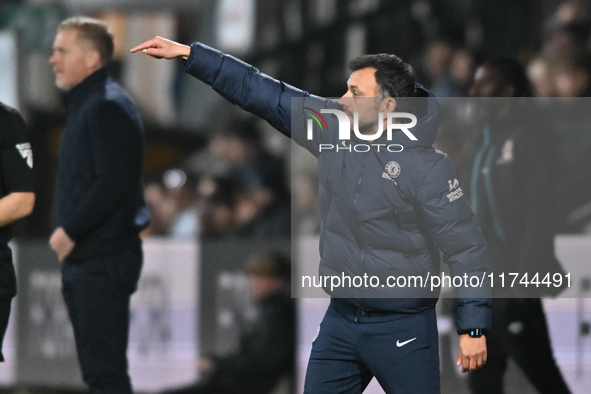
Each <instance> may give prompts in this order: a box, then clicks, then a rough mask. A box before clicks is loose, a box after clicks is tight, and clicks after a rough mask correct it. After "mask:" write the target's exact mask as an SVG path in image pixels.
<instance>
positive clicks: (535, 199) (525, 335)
mask: <svg viewBox="0 0 591 394" xmlns="http://www.w3.org/2000/svg"><path fill="white" fill-rule="evenodd" d="M470 95H471V96H472V97H478V98H480V99H478V101H477V103H478V104H479V106H480V110H481V111H482V114H483V116H482V118H483V119H484V120H485V122H484V124H483V125H481V127H480V130H481V131H482V134H481V135H479V136H476V137H477V142H476V143H475V144H474V145H473V146H472V147H471V149H470V150H469V152H467V154H466V155H465V156H464V162H463V164H462V166H461V173H462V175H463V178H464V180H465V181H464V184H465V185H468V186H469V187H468V188H467V189H466V191H467V195H468V197H469V200H470V204H471V206H472V209H473V210H474V212H475V213H476V216H477V218H478V223H479V224H480V227H481V228H482V232H483V234H484V236H485V238H486V241H487V243H488V247H489V251H490V256H491V261H492V265H493V270H494V272H495V274H497V275H498V274H501V273H506V274H507V273H510V272H511V273H513V272H515V273H520V278H521V274H523V273H528V274H529V277H530V278H533V277H534V275H535V274H536V273H538V275H539V280H540V281H541V280H543V277H544V276H545V275H546V273H549V274H550V276H552V275H553V274H555V273H563V270H562V268H561V267H560V264H559V262H558V260H557V259H556V257H555V255H554V235H555V231H556V221H555V218H554V200H553V193H552V190H553V185H554V182H553V178H552V168H551V160H550V152H549V150H548V147H547V146H546V142H547V141H546V140H545V138H544V128H547V124H543V123H542V122H539V119H536V117H533V116H529V114H530V113H531V106H532V105H533V102H532V101H530V102H525V103H524V102H522V101H519V100H518V99H516V98H517V97H529V96H531V90H530V86H529V83H528V80H527V77H526V75H525V70H524V69H523V67H522V66H521V65H520V64H519V63H517V62H516V61H514V60H512V59H505V58H496V59H491V60H489V61H487V62H485V63H484V64H482V65H481V66H480V67H479V68H478V69H477V70H476V72H475V74H474V83H473V85H472V88H471V89H470ZM487 98H492V99H487ZM516 287H517V286H516ZM524 289H525V288H522V289H521V292H517V291H516V290H514V289H509V287H508V286H506V287H505V288H502V289H499V288H495V289H494V290H496V292H493V295H494V296H496V297H497V298H496V299H495V300H494V302H493V325H492V330H491V332H490V334H489V336H488V338H487V339H488V352H489V359H488V363H487V365H485V366H484V368H482V369H481V370H478V371H476V372H474V373H473V374H471V375H470V385H471V388H472V392H473V393H477V394H485V393H491V394H493V393H495V394H498V393H503V376H504V374H505V371H506V368H507V361H508V359H509V357H511V358H513V359H514V360H515V362H516V363H517V365H518V366H519V367H520V368H521V369H522V370H523V372H524V374H525V375H526V377H527V378H528V379H529V380H530V382H531V383H532V384H533V385H534V386H535V387H536V388H537V389H538V390H539V392H540V393H548V394H550V393H552V394H560V393H569V389H568V388H567V386H566V383H565V382H564V379H563V378H562V375H561V373H560V370H559V369H558V367H557V365H556V362H555V361H554V357H553V354H552V348H551V346H550V340H549V334H548V327H547V325H546V318H545V315H544V311H543V307H542V303H541V301H540V299H539V298H531V297H539V296H540V295H544V294H548V295H555V293H556V292H557V291H559V290H556V288H555V287H554V286H552V287H548V286H540V287H538V288H537V290H542V291H540V292H536V293H533V292H528V293H525V292H524V291H525V290H528V291H529V290H530V289H531V287H530V289H525V290H524ZM544 290H545V292H544ZM512 297H521V298H512Z"/></svg>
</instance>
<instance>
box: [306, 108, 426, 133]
mask: <svg viewBox="0 0 591 394" xmlns="http://www.w3.org/2000/svg"><path fill="white" fill-rule="evenodd" d="M304 109H305V110H307V111H309V112H308V113H307V115H309V116H310V117H311V118H312V119H308V122H307V138H308V140H312V139H313V128H314V121H316V123H317V124H318V126H320V130H321V131H324V127H326V130H327V131H328V125H327V123H326V120H325V119H324V117H323V116H322V114H333V115H335V116H336V117H337V120H338V122H339V139H340V140H350V139H351V122H350V120H349V116H347V114H346V113H345V112H343V111H340V110H338V109H321V110H320V113H319V112H318V111H315V110H313V109H312V108H308V107H304ZM382 118H383V112H380V113H379V115H378V119H382ZM394 119H410V123H395V122H394ZM323 124H324V127H323ZM416 125H417V117H416V116H415V115H413V114H411V113H408V112H390V113H388V117H387V120H386V133H387V139H388V141H390V140H392V132H393V131H394V130H401V131H402V132H403V133H404V134H405V135H406V136H407V137H408V139H410V140H411V141H417V140H418V139H417V137H415V135H414V134H413V133H411V132H410V130H409V129H412V128H413V127H415V126H416ZM353 132H354V133H355V136H356V137H357V138H359V139H360V140H363V141H375V140H377V139H378V138H380V137H381V136H382V134H383V133H384V123H383V122H378V130H377V131H376V132H375V133H374V134H362V133H361V132H359V114H358V113H357V112H355V113H353Z"/></svg>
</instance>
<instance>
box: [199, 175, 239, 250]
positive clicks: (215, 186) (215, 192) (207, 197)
mask: <svg viewBox="0 0 591 394" xmlns="http://www.w3.org/2000/svg"><path fill="white" fill-rule="evenodd" d="M198 188H199V192H200V194H201V195H202V196H203V198H204V203H203V206H202V207H201V229H202V236H203V238H209V239H212V238H214V239H216V238H221V237H223V236H228V235H231V234H233V233H232V230H233V228H234V224H235V215H236V200H237V195H238V189H239V188H240V185H238V184H237V182H234V181H233V180H231V179H228V178H221V177H218V178H214V179H211V178H207V179H204V180H203V181H201V182H200V183H199V186H198Z"/></svg>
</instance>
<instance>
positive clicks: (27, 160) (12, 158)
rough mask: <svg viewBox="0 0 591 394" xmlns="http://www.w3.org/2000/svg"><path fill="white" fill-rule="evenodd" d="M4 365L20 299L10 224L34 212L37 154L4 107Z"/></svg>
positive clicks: (0, 231) (0, 160)
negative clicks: (12, 319) (14, 300)
mask: <svg viewBox="0 0 591 394" xmlns="http://www.w3.org/2000/svg"><path fill="white" fill-rule="evenodd" d="M0 127H1V130H2V134H0V361H4V355H3V354H2V342H3V340H4V334H5V333H6V328H7V327H8V318H9V316H10V305H11V302H12V298H13V297H14V296H15V295H16V275H15V273H14V266H13V264H12V252H11V250H10V248H9V247H8V241H10V239H11V238H12V231H11V229H10V226H9V224H10V223H12V222H14V221H15V220H18V219H20V218H23V217H25V216H28V215H29V214H31V212H33V207H34V205H35V192H34V186H33V150H32V149H31V144H30V143H29V140H28V138H27V133H26V128H25V122H24V121H23V119H22V118H21V116H20V115H19V113H18V112H17V111H16V110H15V109H13V108H10V107H8V106H6V105H4V104H2V103H0Z"/></svg>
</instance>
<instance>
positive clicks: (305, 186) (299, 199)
mask: <svg viewBox="0 0 591 394" xmlns="http://www.w3.org/2000/svg"><path fill="white" fill-rule="evenodd" d="M292 182H293V192H292V193H293V208H292V209H293V220H294V223H293V226H294V227H293V228H294V231H295V234H297V235H311V234H318V233H319V232H320V209H319V206H318V177H317V175H315V174H313V173H306V172H301V173H299V174H297V175H295V176H294V179H293V181H292Z"/></svg>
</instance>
